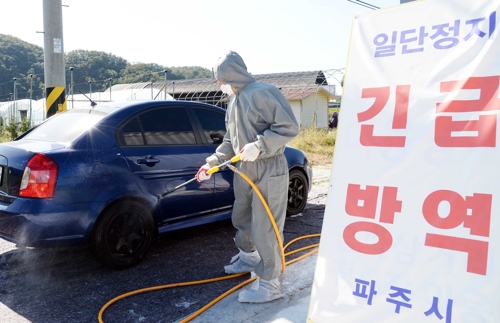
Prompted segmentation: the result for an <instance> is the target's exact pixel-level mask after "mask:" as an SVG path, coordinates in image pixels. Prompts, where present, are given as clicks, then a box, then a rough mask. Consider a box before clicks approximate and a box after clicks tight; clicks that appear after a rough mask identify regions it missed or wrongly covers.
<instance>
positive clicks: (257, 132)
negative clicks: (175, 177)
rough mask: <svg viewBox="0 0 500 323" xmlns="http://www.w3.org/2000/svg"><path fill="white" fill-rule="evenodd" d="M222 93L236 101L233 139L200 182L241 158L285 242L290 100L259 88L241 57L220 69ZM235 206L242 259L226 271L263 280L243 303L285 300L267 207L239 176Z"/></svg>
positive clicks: (226, 60) (230, 124)
mask: <svg viewBox="0 0 500 323" xmlns="http://www.w3.org/2000/svg"><path fill="white" fill-rule="evenodd" d="M215 77H216V79H217V82H218V84H219V85H220V88H221V90H222V91H223V92H224V93H226V94H228V95H230V96H231V98H230V104H229V106H228V109H227V113H226V124H227V133H226V135H225V137H224V140H223V142H222V143H221V144H220V145H219V146H218V147H217V150H216V152H215V153H214V154H213V155H212V156H210V157H208V158H207V160H206V161H207V164H206V165H204V166H202V167H201V168H200V170H199V171H198V173H197V174H196V178H197V179H198V181H200V182H201V181H203V180H207V179H209V178H210V175H208V174H207V173H206V172H207V170H208V169H209V168H210V167H214V166H217V165H219V164H220V163H222V162H224V161H226V160H229V159H230V158H231V157H233V156H235V155H236V154H237V153H241V161H240V162H238V165H237V167H238V168H239V169H240V171H241V172H242V173H244V174H246V175H247V176H248V177H249V178H250V179H251V180H252V181H253V182H254V183H255V185H256V186H257V187H258V189H259V190H260V191H261V193H262V195H263V196H264V198H265V200H266V201H267V203H268V205H269V208H270V210H271V212H272V214H273V216H274V219H275V221H276V225H277V227H278V230H279V234H280V235H281V240H282V241H283V226H284V224H285V217H286V207H287V198H288V165H287V160H286V158H285V155H284V153H283V152H284V150H285V145H286V144H287V143H288V142H289V141H290V140H291V139H293V138H294V137H295V136H296V135H297V134H298V133H299V126H298V124H297V120H296V119H295V116H294V114H293V112H292V108H291V106H290V103H289V102H288V100H287V99H286V98H285V97H284V96H283V94H282V93H281V92H280V91H279V90H278V89H277V88H276V87H275V86H273V85H270V84H266V83H261V82H256V81H255V79H254V78H253V77H252V75H250V73H248V72H247V67H246V65H245V63H244V62H243V59H242V58H241V57H240V55H238V54H237V53H236V52H233V51H229V52H227V53H226V54H224V55H223V56H222V57H221V58H219V60H218V61H217V64H216V66H215ZM233 181H234V182H233V185H234V195H235V201H234V205H233V213H232V217H231V219H232V222H233V225H234V227H235V228H236V229H237V232H236V236H235V239H234V241H235V244H236V246H237V247H238V248H239V250H240V252H239V254H238V255H236V256H235V257H233V259H231V263H230V265H228V266H225V267H224V269H225V271H226V273H228V274H234V273H240V272H254V273H255V274H256V275H257V276H258V278H257V280H256V281H255V282H254V283H253V284H252V286H251V287H250V288H249V289H246V290H243V291H241V292H240V293H239V297H238V300H239V301H240V302H242V303H263V302H268V301H272V300H274V299H277V298H281V297H283V296H284V294H283V293H282V291H281V278H282V277H281V254H280V246H279V245H278V241H277V238H276V235H275V232H274V230H273V227H272V223H271V221H270V219H269V216H268V214H267V212H266V209H265V207H264V206H263V204H262V201H261V200H260V199H259V197H258V196H257V194H256V192H254V190H253V189H252V187H251V186H250V185H249V184H248V183H247V182H246V181H245V180H244V179H243V178H242V177H241V176H238V175H236V174H235V175H234V180H233Z"/></svg>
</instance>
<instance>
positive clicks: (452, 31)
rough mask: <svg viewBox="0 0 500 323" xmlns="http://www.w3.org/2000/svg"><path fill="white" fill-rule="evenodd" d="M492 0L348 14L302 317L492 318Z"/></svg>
mask: <svg viewBox="0 0 500 323" xmlns="http://www.w3.org/2000/svg"><path fill="white" fill-rule="evenodd" d="M499 23H500V0H474V1H471V0H453V1H449V0H428V1H419V2H412V3H408V4H405V5H401V6H398V7H394V8H390V9H386V10H377V11H373V12H370V13H367V14H363V15H360V16H357V17H354V19H353V27H352V35H351V44H350V48H349V59H348V63H347V72H346V75H345V83H344V94H343V97H342V106H341V112H340V117H339V132H338V136H337V142H336V148H335V158H334V161H333V170H332V176H331V180H330V190H329V194H328V202H327V206H326V210H325V220H324V224H323V230H322V235H321V244H320V250H319V255H318V261H317V267H316V273H315V277H314V285H313V290H312V294H311V303H310V307H309V315H308V322H309V323H324V322H335V323H341V322H348V323H353V322H363V323H364V322H370V323H373V322H384V323H386V322H405V323H407V322H415V323H417V322H418V323H437V322H442V323H451V322H453V323H457V322H462V323H486V322H491V323H498V322H500V126H499V117H498V115H499V111H500V98H499V84H500V36H499V33H500V30H499V29H500V25H499Z"/></svg>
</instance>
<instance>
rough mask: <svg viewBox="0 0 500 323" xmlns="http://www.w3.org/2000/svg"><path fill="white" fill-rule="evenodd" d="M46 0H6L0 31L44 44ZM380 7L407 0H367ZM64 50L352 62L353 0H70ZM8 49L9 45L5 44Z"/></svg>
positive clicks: (171, 59)
mask: <svg viewBox="0 0 500 323" xmlns="http://www.w3.org/2000/svg"><path fill="white" fill-rule="evenodd" d="M43 1H45V0H0V12H1V13H2V14H1V16H0V33H1V34H7V35H11V36H15V37H18V38H20V39H22V40H24V41H27V42H29V43H32V44H35V45H38V46H40V47H43V37H44V36H43V33H37V31H39V32H41V31H43V5H42V4H43ZM365 2H367V3H370V4H373V5H375V6H377V7H380V8H388V7H393V6H397V5H399V3H400V0H365ZM62 5H63V8H62V13H63V37H64V38H63V47H64V52H66V53H67V52H69V51H72V50H76V49H84V50H94V51H103V52H106V53H111V54H114V55H116V56H119V57H122V58H124V59H126V60H127V61H128V62H130V63H139V62H140V63H157V64H160V65H163V66H166V67H174V66H201V67H205V68H207V69H212V67H213V66H214V65H215V62H216V61H217V59H218V58H219V57H220V56H221V55H222V54H223V53H225V52H226V51H227V50H234V51H236V52H238V53H239V54H240V55H241V56H242V58H243V60H244V61H245V63H246V65H247V68H248V70H249V72H250V73H252V74H266V73H282V72H297V71H313V70H329V69H342V68H345V65H346V62H347V53H348V46H349V38H350V29H351V20H352V17H353V16H355V15H357V14H362V13H364V12H369V11H372V10H371V9H368V8H366V7H363V6H361V5H358V4H355V3H352V2H349V1H348V0H303V1H301V0H252V1H249V0H238V1H231V0H142V1H137V0H136V1H132V0H62ZM0 51H1V48H0Z"/></svg>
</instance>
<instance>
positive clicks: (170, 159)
mask: <svg viewBox="0 0 500 323" xmlns="http://www.w3.org/2000/svg"><path fill="white" fill-rule="evenodd" d="M224 117H225V110H223V109H220V108H218V107H215V106H212V105H208V104H204V103H199V102H186V101H141V102H124V103H108V104H106V105H102V106H100V105H98V106H95V107H89V108H79V109H74V110H69V111H66V112H63V113H59V114H56V115H55V116H53V117H51V118H49V119H47V120H46V121H45V122H44V123H42V124H40V125H39V126H37V127H35V128H32V129H30V130H29V131H28V132H26V133H25V134H23V135H22V136H20V137H19V138H17V139H16V140H15V141H12V142H7V143H3V144H0V237H2V238H4V239H6V240H8V241H12V242H14V243H16V244H18V245H22V246H32V247H37V246H52V245H61V244H65V245H67V244H89V245H90V246H91V248H92V249H93V251H94V254H95V255H96V256H97V259H98V260H99V261H101V262H102V263H103V264H105V265H106V266H109V267H111V268H116V269H121V268H127V267H130V266H133V265H135V264H137V263H138V262H139V261H141V259H143V257H144V256H145V255H146V253H147V251H148V249H149V248H150V246H151V243H152V242H153V241H154V239H157V238H158V237H159V236H161V235H162V234H165V233H167V232H169V231H172V230H177V229H181V228H187V227H191V226H195V225H200V224H204V223H210V222H215V221H219V220H223V219H227V218H229V217H230V216H231V209H232V204H233V201H234V194H233V185H232V178H233V172H232V171H230V170H229V169H224V170H222V171H220V172H219V173H216V174H214V175H213V176H212V177H211V179H210V180H209V181H205V182H203V183H198V182H196V181H194V182H192V183H190V184H188V185H186V186H183V187H182V188H180V189H177V190H175V191H173V192H171V193H170V194H167V195H165V196H164V197H162V198H160V196H161V195H162V194H163V193H165V192H168V191H171V190H172V189H173V188H174V187H176V186H178V185H180V184H181V183H184V182H186V181H188V180H190V179H192V178H193V177H194V175H195V174H196V172H197V171H198V169H199V167H200V166H202V165H203V164H205V158H207V157H208V156H209V155H211V154H212V153H213V152H214V151H215V149H216V148H217V146H218V145H219V144H220V143H221V141H222V139H223V137H224V134H225V132H226V130H225V121H224ZM285 155H286V157H287V160H288V165H289V174H290V182H289V188H288V189H289V192H288V197H289V199H288V208H287V214H288V215H291V214H297V213H300V212H301V211H302V210H303V209H304V207H305V205H306V202H307V195H308V192H309V190H310V187H311V178H312V170H311V167H310V165H309V163H308V160H307V158H306V156H305V154H304V153H303V152H301V151H300V150H297V149H294V148H291V147H287V148H286V150H285ZM276 189H279V188H276Z"/></svg>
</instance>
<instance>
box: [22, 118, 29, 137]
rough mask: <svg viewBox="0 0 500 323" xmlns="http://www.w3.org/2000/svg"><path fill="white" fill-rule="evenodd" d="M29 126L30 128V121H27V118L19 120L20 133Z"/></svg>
mask: <svg viewBox="0 0 500 323" xmlns="http://www.w3.org/2000/svg"><path fill="white" fill-rule="evenodd" d="M29 128H30V123H29V121H28V118H23V120H21V133H24V132H26V131H28V130H29Z"/></svg>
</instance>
